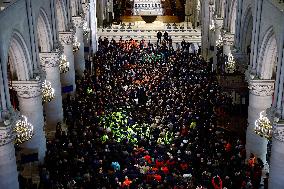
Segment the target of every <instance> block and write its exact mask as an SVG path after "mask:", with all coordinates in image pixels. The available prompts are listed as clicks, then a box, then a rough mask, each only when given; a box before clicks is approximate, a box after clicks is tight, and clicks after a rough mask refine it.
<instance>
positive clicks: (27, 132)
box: [13, 115, 33, 145]
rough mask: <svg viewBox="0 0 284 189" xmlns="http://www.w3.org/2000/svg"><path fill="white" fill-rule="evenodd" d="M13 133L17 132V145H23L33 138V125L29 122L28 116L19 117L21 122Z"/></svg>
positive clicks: (18, 122)
mask: <svg viewBox="0 0 284 189" xmlns="http://www.w3.org/2000/svg"><path fill="white" fill-rule="evenodd" d="M13 131H14V132H15V136H16V137H15V143H16V144H17V145H19V144H22V143H24V142H26V141H28V140H29V139H31V138H32V136H33V125H32V124H30V123H29V122H28V119H27V117H26V116H24V115H21V116H19V120H17V122H16V126H15V127H14V129H13Z"/></svg>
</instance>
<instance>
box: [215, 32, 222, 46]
mask: <svg viewBox="0 0 284 189" xmlns="http://www.w3.org/2000/svg"><path fill="white" fill-rule="evenodd" d="M222 45H223V37H222V35H221V34H219V37H218V40H217V41H216V46H217V47H221V46H222Z"/></svg>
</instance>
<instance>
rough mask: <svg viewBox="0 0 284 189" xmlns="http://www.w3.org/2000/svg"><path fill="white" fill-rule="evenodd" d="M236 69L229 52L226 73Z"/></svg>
mask: <svg viewBox="0 0 284 189" xmlns="http://www.w3.org/2000/svg"><path fill="white" fill-rule="evenodd" d="M235 69H236V62H235V59H234V56H233V55H232V53H229V55H228V60H227V61H226V70H227V72H228V73H233V72H234V71H235Z"/></svg>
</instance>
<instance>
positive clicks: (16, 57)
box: [7, 31, 32, 81]
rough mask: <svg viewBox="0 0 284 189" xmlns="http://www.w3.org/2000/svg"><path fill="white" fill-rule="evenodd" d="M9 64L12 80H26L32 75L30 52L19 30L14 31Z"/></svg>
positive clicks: (8, 69) (9, 52)
mask: <svg viewBox="0 0 284 189" xmlns="http://www.w3.org/2000/svg"><path fill="white" fill-rule="evenodd" d="M7 64H8V66H7V71H8V78H9V79H10V80H22V81H26V80H29V79H30V77H31V76H32V66H31V58H30V53H29V51H28V48H27V45H26V43H25V41H24V39H23V37H22V35H21V34H20V33H19V32H17V31H14V32H13V34H12V37H11V40H10V47H9V51H8V62H7ZM9 74H10V75H9Z"/></svg>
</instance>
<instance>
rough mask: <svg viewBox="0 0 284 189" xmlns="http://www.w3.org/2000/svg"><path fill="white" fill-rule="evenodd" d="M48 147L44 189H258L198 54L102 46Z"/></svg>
mask: <svg viewBox="0 0 284 189" xmlns="http://www.w3.org/2000/svg"><path fill="white" fill-rule="evenodd" d="M94 65H95V66H94V67H91V66H87V65H86V68H87V70H86V71H85V72H84V76H83V77H82V78H81V79H77V81H76V86H77V92H76V95H75V96H74V97H71V96H69V97H67V99H66V100H65V102H64V103H63V104H64V114H65V116H64V117H65V118H66V120H65V121H66V123H67V125H68V128H67V129H66V128H63V127H62V126H61V125H58V126H57V129H56V134H55V139H54V140H52V141H49V142H48V143H47V155H46V161H45V164H44V165H43V166H42V171H41V178H42V187H43V188H84V189H85V188H106V189H111V188H135V189H136V188H163V189H164V188H175V189H177V188H194V189H195V188H214V189H218V188H230V189H234V188H236V189H240V188H258V187H259V184H260V178H261V169H262V167H263V163H262V162H261V160H260V159H256V158H255V157H253V156H252V157H251V158H250V159H249V163H248V164H246V163H247V162H246V160H245V156H246V154H245V149H244V141H243V140H241V139H240V138H239V137H238V136H237V135H235V134H234V133H231V132H229V131H227V130H224V129H223V128H220V127H217V118H218V117H217V116H216V112H215V111H214V110H215V109H216V108H217V107H219V106H222V105H224V104H226V103H227V102H228V99H227V98H228V97H227V96H225V95H224V94H223V93H222V89H221V87H220V86H219V85H218V82H217V78H216V75H215V73H213V72H211V66H210V65H209V64H208V63H207V62H205V61H204V60H203V59H202V57H201V56H200V55H199V54H191V53H189V52H188V51H187V50H185V49H178V50H176V51H175V50H173V48H171V46H170V45H169V44H167V43H164V44H163V45H160V46H158V47H157V48H154V47H153V46H152V45H151V44H150V45H149V44H147V43H145V42H144V41H141V42H137V41H136V42H135V41H114V40H112V41H109V40H108V39H107V38H105V39H100V40H99V49H98V51H97V52H96V54H95V57H94Z"/></svg>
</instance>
